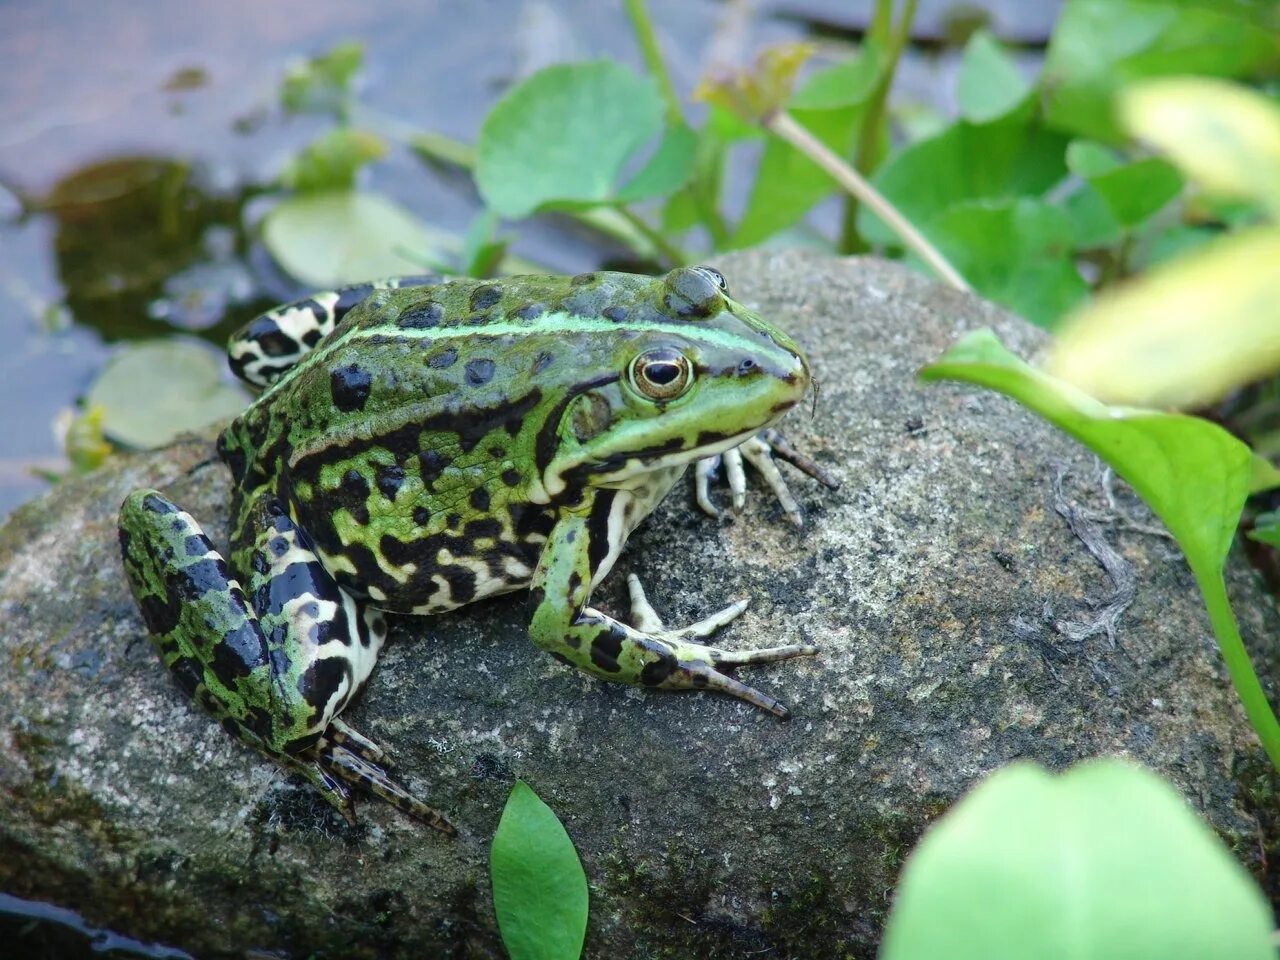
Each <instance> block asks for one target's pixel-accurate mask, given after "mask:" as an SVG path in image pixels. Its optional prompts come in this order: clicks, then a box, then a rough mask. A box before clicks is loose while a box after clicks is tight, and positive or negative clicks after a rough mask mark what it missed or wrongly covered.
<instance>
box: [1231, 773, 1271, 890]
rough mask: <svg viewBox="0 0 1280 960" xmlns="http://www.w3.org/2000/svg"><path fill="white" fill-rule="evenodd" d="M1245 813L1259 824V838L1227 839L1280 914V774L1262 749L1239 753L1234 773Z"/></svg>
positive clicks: (1237, 856)
mask: <svg viewBox="0 0 1280 960" xmlns="http://www.w3.org/2000/svg"><path fill="white" fill-rule="evenodd" d="M1232 773H1233V774H1234V776H1235V781H1236V785H1237V786H1238V787H1239V789H1240V798H1241V800H1242V801H1243V802H1242V806H1243V808H1244V812H1245V813H1246V814H1248V815H1249V816H1252V817H1253V818H1254V819H1255V820H1256V821H1257V824H1258V831H1257V836H1256V837H1249V838H1234V839H1235V842H1232V840H1233V838H1229V837H1224V839H1225V840H1226V841H1227V842H1228V844H1229V845H1230V846H1231V847H1232V850H1233V852H1234V853H1235V855H1236V858H1237V859H1238V860H1240V861H1241V862H1242V863H1243V864H1244V865H1245V866H1246V867H1247V868H1248V869H1249V872H1250V873H1252V874H1253V878H1254V879H1255V880H1257V881H1258V884H1259V886H1261V887H1262V892H1263V893H1264V894H1265V895H1266V897H1267V899H1268V900H1269V901H1270V902H1271V905H1272V908H1273V909H1275V910H1278V911H1280V773H1277V772H1276V768H1275V767H1273V766H1272V765H1271V762H1270V760H1268V759H1267V757H1266V755H1265V754H1264V753H1263V752H1262V751H1261V750H1254V751H1252V752H1250V753H1245V754H1240V755H1238V756H1237V758H1236V762H1235V768H1234V770H1233V771H1232Z"/></svg>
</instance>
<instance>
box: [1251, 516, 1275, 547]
mask: <svg viewBox="0 0 1280 960" xmlns="http://www.w3.org/2000/svg"><path fill="white" fill-rule="evenodd" d="M1249 539H1250V540H1257V541H1258V542H1259V543H1266V544H1269V545H1270V546H1273V547H1280V510H1272V511H1270V512H1269V513H1260V514H1258V516H1257V517H1256V518H1255V519H1254V521H1253V529H1252V530H1250V531H1249Z"/></svg>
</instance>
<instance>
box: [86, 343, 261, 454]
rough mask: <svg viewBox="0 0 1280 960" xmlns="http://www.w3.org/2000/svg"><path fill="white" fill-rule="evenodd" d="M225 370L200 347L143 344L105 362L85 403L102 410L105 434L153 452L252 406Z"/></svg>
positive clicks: (215, 356) (214, 355) (215, 355)
mask: <svg viewBox="0 0 1280 960" xmlns="http://www.w3.org/2000/svg"><path fill="white" fill-rule="evenodd" d="M223 369H224V363H223V359H222V357H221V355H220V354H219V353H218V352H217V351H216V350H214V349H213V348H212V347H210V346H209V345H208V344H205V343H201V342H200V341H197V340H186V339H179V338H176V337H174V338H168V339H164V340H140V341H137V342H134V343H131V344H129V345H128V346H126V347H125V348H124V349H122V350H121V351H120V352H119V353H117V354H114V355H113V356H112V357H111V359H109V360H108V361H107V364H106V366H105V367H103V369H102V372H101V373H100V374H99V375H98V379H97V380H96V381H94V384H93V386H91V387H90V388H89V393H88V395H87V396H86V397H85V403H86V404H87V405H88V407H89V409H90V410H93V409H94V408H97V409H99V410H101V417H102V420H101V423H102V432H103V433H104V434H106V435H107V436H109V437H111V438H112V439H114V440H117V441H119V442H120V443H124V444H127V445H128V446H131V447H137V448H139V449H150V448H151V447H158V446H161V445H163V444H165V443H168V442H169V441H170V440H172V439H173V438H174V437H176V436H177V435H178V434H180V433H183V432H186V431H189V430H197V429H199V428H200V427H204V426H207V425H208V424H211V423H213V422H214V421H216V420H221V419H223V418H224V417H232V416H235V415H236V414H238V413H240V411H242V410H243V409H244V408H245V407H246V406H247V405H248V403H249V395H248V394H247V393H246V392H245V391H244V390H243V389H242V388H241V387H239V386H238V385H236V384H231V383H227V382H226V381H224V380H223V379H222V371H223Z"/></svg>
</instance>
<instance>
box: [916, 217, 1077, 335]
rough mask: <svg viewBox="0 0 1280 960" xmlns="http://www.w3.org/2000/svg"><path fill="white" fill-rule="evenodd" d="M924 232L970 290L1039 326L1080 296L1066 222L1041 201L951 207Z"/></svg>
mask: <svg viewBox="0 0 1280 960" xmlns="http://www.w3.org/2000/svg"><path fill="white" fill-rule="evenodd" d="M927 232H928V235H929V239H930V240H932V241H933V242H934V244H935V245H936V246H937V247H938V249H939V250H940V251H941V252H942V255H943V256H945V257H946V258H947V259H948V260H949V261H951V264H952V266H954V267H955V268H956V269H957V270H959V271H960V273H961V275H962V276H963V277H964V278H965V279H966V280H968V281H969V283H970V284H972V285H973V288H974V290H976V291H977V292H978V293H980V294H982V295H983V296H984V297H986V298H987V299H989V300H994V301H995V302H996V303H999V304H1002V305H1004V306H1006V307H1008V308H1009V309H1010V310H1013V311H1015V312H1016V313H1018V314H1019V315H1021V316H1022V317H1024V318H1026V319H1027V320H1030V321H1031V322H1032V323H1035V324H1037V325H1039V326H1042V327H1048V326H1052V325H1053V323H1054V322H1055V321H1056V320H1057V319H1058V318H1059V317H1061V316H1062V315H1063V314H1064V313H1066V312H1067V311H1068V310H1070V309H1071V308H1072V307H1074V306H1076V304H1078V303H1079V302H1080V301H1081V300H1082V299H1083V298H1084V297H1085V296H1086V294H1087V293H1088V286H1087V285H1086V284H1085V282H1084V280H1082V279H1081V277H1080V274H1079V272H1078V271H1077V270H1076V267H1075V263H1074V261H1073V259H1072V255H1071V250H1072V241H1073V239H1074V234H1073V231H1072V224H1071V221H1070V219H1069V218H1068V217H1067V215H1066V214H1065V213H1063V212H1062V211H1061V210H1059V209H1058V208H1057V207H1053V206H1050V205H1049V204H1047V203H1045V202H1044V201H1043V200H1037V199H1032V198H1029V197H1022V198H1019V199H1017V200H974V201H969V202H967V203H957V204H954V205H952V206H951V207H949V208H948V209H946V210H945V211H943V212H942V213H941V214H940V215H938V216H937V217H935V218H934V219H933V220H931V221H930V222H929V226H928V229H927Z"/></svg>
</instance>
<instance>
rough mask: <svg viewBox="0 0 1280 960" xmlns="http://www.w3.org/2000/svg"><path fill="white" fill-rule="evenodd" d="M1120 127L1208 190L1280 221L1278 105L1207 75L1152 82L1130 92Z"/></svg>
mask: <svg viewBox="0 0 1280 960" xmlns="http://www.w3.org/2000/svg"><path fill="white" fill-rule="evenodd" d="M1120 113H1121V121H1122V123H1123V124H1124V127H1125V129H1126V130H1128V131H1129V132H1130V133H1131V134H1133V135H1134V136H1135V137H1139V138H1140V139H1142V140H1145V141H1146V142H1147V143H1150V144H1152V145H1154V146H1155V147H1156V148H1157V149H1159V150H1160V152H1162V153H1164V154H1166V155H1167V156H1168V157H1170V158H1171V159H1172V160H1173V161H1174V162H1175V163H1177V165H1178V166H1179V167H1180V168H1181V169H1182V170H1184V171H1186V173H1187V175H1188V176H1189V177H1191V178H1192V179H1193V180H1195V181H1196V182H1197V183H1199V184H1200V185H1202V186H1203V187H1205V188H1206V189H1208V190H1211V191H1213V192H1215V193H1218V194H1221V195H1223V196H1227V197H1238V198H1242V199H1245V200H1252V201H1255V202H1257V203H1260V204H1263V205H1265V206H1267V207H1268V208H1269V209H1270V211H1271V215H1272V217H1273V218H1276V219H1280V107H1277V106H1276V104H1275V103H1273V102H1272V101H1271V100H1269V99H1268V98H1267V97H1264V96H1263V95H1262V94H1260V93H1256V92H1254V91H1253V90H1248V89H1246V88H1244V87H1241V86H1238V85H1236V84H1231V83H1225V82H1223V81H1220V80H1210V79H1207V78H1203V77H1179V78H1176V79H1170V80H1152V81H1148V82H1146V83H1143V84H1138V85H1135V86H1134V87H1131V88H1130V89H1128V90H1126V91H1125V92H1124V95H1123V97H1122V99H1121V103H1120Z"/></svg>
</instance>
